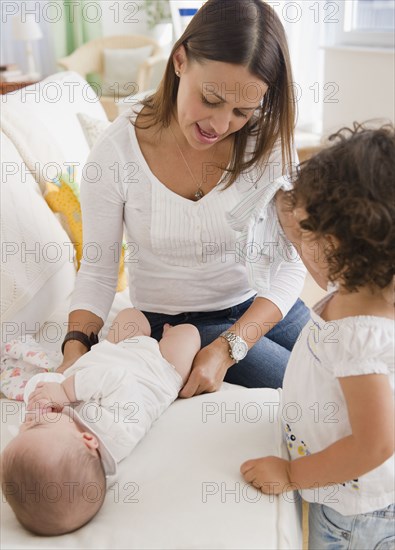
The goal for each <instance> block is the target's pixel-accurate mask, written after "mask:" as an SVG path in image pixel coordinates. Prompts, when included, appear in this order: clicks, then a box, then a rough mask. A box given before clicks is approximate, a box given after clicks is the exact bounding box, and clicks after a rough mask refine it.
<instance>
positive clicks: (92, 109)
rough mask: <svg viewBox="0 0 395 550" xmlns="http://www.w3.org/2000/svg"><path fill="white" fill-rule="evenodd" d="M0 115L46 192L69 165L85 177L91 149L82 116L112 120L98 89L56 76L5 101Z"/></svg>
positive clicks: (69, 74)
mask: <svg viewBox="0 0 395 550" xmlns="http://www.w3.org/2000/svg"><path fill="white" fill-rule="evenodd" d="M1 110H2V120H1V127H2V130H3V131H4V133H5V134H6V135H7V136H8V137H9V138H10V140H11V141H12V142H13V143H14V145H15V147H16V148H17V150H18V152H19V153H20V155H21V157H22V159H23V161H24V162H25V163H26V166H27V169H28V170H30V171H32V173H33V175H34V177H35V179H36V181H37V182H38V183H39V185H40V188H41V190H42V191H43V190H44V188H45V182H46V181H48V180H51V179H52V178H54V177H56V176H59V175H60V173H61V172H65V171H66V170H67V166H68V165H75V166H76V167H77V169H78V171H79V173H81V171H82V167H83V165H84V164H85V162H86V159H87V157H88V154H89V145H88V143H87V141H86V139H85V136H84V132H83V130H82V128H81V125H80V123H79V121H78V118H77V116H76V115H77V113H85V114H87V115H89V116H92V117H95V118H98V119H101V120H107V117H106V114H105V112H104V109H103V107H102V105H101V103H100V101H99V99H98V98H97V96H96V95H95V92H94V91H93V89H92V88H91V87H90V86H89V84H88V83H87V82H86V81H85V80H84V79H83V78H82V77H81V76H79V75H78V74H77V73H74V72H61V73H57V74H54V75H51V76H49V77H48V78H46V79H45V80H42V81H41V82H39V83H37V84H33V85H32V86H27V87H26V88H22V89H20V90H17V91H15V92H12V93H9V94H6V95H3V96H1Z"/></svg>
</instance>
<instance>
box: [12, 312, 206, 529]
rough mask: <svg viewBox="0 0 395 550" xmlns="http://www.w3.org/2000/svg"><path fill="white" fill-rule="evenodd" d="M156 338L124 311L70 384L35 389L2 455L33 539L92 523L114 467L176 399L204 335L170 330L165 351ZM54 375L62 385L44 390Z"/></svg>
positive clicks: (38, 384)
mask: <svg viewBox="0 0 395 550" xmlns="http://www.w3.org/2000/svg"><path fill="white" fill-rule="evenodd" d="M150 332H151V328H150V325H149V323H148V320H147V318H146V317H145V315H144V314H143V313H141V312H140V311H138V310H136V309H125V310H123V311H122V312H120V313H119V314H118V316H117V317H116V319H115V320H114V323H113V325H112V326H111V328H110V331H109V334H108V337H107V339H106V340H103V341H102V342H100V343H99V344H97V345H95V346H93V347H92V349H91V351H89V352H88V353H86V354H85V355H83V356H82V357H81V358H80V359H78V360H77V361H76V362H75V363H74V365H72V366H71V367H69V368H68V369H67V370H66V371H65V372H64V375H61V374H59V373H52V374H51V373H46V374H43V375H42V374H38V375H36V376H35V377H33V378H32V379H31V380H29V383H28V385H27V386H26V390H25V401H27V412H26V418H25V421H24V422H23V423H22V425H21V427H20V430H19V434H18V435H17V436H16V437H15V438H14V439H13V440H12V441H11V442H10V444H9V445H8V446H7V447H6V448H5V450H4V451H3V453H2V455H1V478H2V489H3V492H4V495H5V497H6V499H7V501H8V503H9V504H10V505H11V507H12V509H13V510H14V512H15V514H16V517H17V519H18V520H19V521H20V523H21V524H22V525H23V526H24V527H25V528H27V529H28V530H30V531H32V532H34V533H36V534H39V535H61V534H64V533H69V532H71V531H74V530H75V529H78V528H80V527H82V526H83V525H84V524H85V523H87V522H88V521H90V520H91V519H92V518H93V517H94V516H95V514H96V513H97V512H98V511H99V510H100V508H101V506H102V504H103V502H104V498H105V494H106V488H107V486H108V484H109V483H111V479H114V476H115V474H116V472H117V464H118V463H119V462H120V461H121V460H123V459H124V458H125V457H126V456H127V455H129V454H130V452H131V451H132V450H133V448H134V447H135V446H136V445H137V443H138V442H139V441H140V439H141V438H142V437H143V436H144V435H145V433H146V432H147V431H148V430H149V428H150V426H151V425H152V423H153V422H154V421H155V420H156V419H157V418H158V417H159V416H160V415H161V414H162V413H163V412H164V411H165V409H166V408H167V407H168V406H169V405H170V404H171V403H172V402H173V401H174V400H175V399H176V398H177V396H178V393H179V391H180V389H181V388H182V386H183V384H184V383H185V381H186V380H187V378H188V376H189V373H190V369H191V366H192V362H193V359H194V357H195V355H196V353H197V352H198V350H199V349H200V336H199V332H198V330H197V329H196V327H194V326H193V325H187V324H184V325H178V326H176V327H171V326H170V325H165V326H164V330H163V336H162V339H161V340H160V341H159V343H158V342H157V341H156V340H154V339H153V338H151V337H150ZM48 376H49V377H52V379H53V380H56V381H51V382H46V381H40V380H42V378H43V377H48Z"/></svg>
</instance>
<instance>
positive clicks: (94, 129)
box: [77, 113, 111, 149]
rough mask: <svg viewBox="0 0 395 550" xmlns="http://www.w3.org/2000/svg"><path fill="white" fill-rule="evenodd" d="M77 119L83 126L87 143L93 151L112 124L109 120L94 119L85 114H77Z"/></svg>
mask: <svg viewBox="0 0 395 550" xmlns="http://www.w3.org/2000/svg"><path fill="white" fill-rule="evenodd" d="M77 118H78V120H79V122H80V124H81V128H82V129H83V131H84V134H85V137H86V141H87V142H88V145H89V147H90V148H91V149H92V147H93V145H94V144H95V142H96V141H97V140H98V139H99V137H100V136H101V134H102V133H103V132H104V130H106V128H108V127H109V126H110V124H111V122H110V121H109V120H100V119H99V118H93V117H91V116H89V115H86V114H85V113H77Z"/></svg>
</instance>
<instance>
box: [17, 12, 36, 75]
mask: <svg viewBox="0 0 395 550" xmlns="http://www.w3.org/2000/svg"><path fill="white" fill-rule="evenodd" d="M24 15H25V20H24V21H22V19H20V18H19V17H18V16H15V17H13V18H12V33H13V36H14V38H15V40H23V41H24V42H26V46H25V48H26V50H25V51H26V58H27V73H28V74H27V75H26V76H27V77H28V78H29V79H30V80H39V78H40V73H39V72H38V71H37V68H36V63H35V60H34V55H33V48H32V41H33V40H40V39H41V38H42V37H43V33H42V32H41V29H40V26H39V24H38V23H36V20H35V15H34V13H26V14H24Z"/></svg>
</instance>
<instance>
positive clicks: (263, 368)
mask: <svg viewBox="0 0 395 550" xmlns="http://www.w3.org/2000/svg"><path fill="white" fill-rule="evenodd" d="M294 121H295V103H294V97H293V94H292V73H291V68H290V61H289V54H288V49H287V44H286V38H285V34H284V29H283V27H282V25H281V23H280V21H279V19H278V17H277V16H276V14H275V13H274V11H273V10H272V8H270V7H269V5H268V4H266V3H264V2H262V1H261V0H251V1H249V2H246V1H245V0H225V1H224V0H209V1H208V2H207V3H205V4H204V6H203V7H202V8H201V9H200V10H199V12H198V13H197V14H196V15H195V17H194V18H193V20H192V21H191V23H190V24H189V26H188V27H187V29H186V30H185V32H184V34H183V35H182V37H181V38H180V39H179V40H178V41H177V43H176V44H175V46H174V48H173V50H172V54H171V56H170V58H169V62H168V65H167V68H166V72H165V75H164V78H163V80H162V82H161V85H160V87H159V89H158V91H157V92H156V93H155V94H154V95H153V96H151V97H149V98H147V99H146V100H145V101H142V103H141V104H139V105H136V106H135V107H134V108H133V110H132V111H130V112H128V113H127V114H126V115H122V116H120V117H119V118H118V119H117V120H116V121H115V122H114V123H113V124H112V125H111V127H110V128H109V129H108V130H107V131H106V133H105V135H104V136H103V137H102V138H101V139H100V141H99V143H97V144H96V146H95V148H94V149H93V151H92V153H91V155H90V157H89V159H88V163H87V165H86V167H85V170H84V178H83V183H82V186H81V202H82V211H83V224H84V245H86V244H88V243H92V242H93V243H97V245H98V246H99V249H100V259H97V261H94V262H92V261H91V262H89V260H88V258H85V259H84V260H83V261H82V265H81V269H80V272H79V274H78V278H77V284H76V289H75V291H74V294H73V298H72V303H71V313H70V317H69V330H73V331H74V332H73V333H72V334H70V335H68V336H66V344H64V346H63V347H64V362H63V363H62V365H61V366H60V368H59V370H60V371H63V370H64V369H65V368H66V367H67V366H69V365H71V364H72V363H73V362H74V361H75V360H76V359H77V358H78V357H79V356H80V355H81V354H82V353H85V352H86V351H87V350H88V349H89V348H90V345H91V343H92V342H94V341H95V338H94V335H97V333H98V332H99V330H100V329H101V327H102V326H103V322H104V321H105V319H106V317H107V315H108V312H109V310H110V307H111V304H112V301H113V298H114V293H115V288H116V283H117V273H118V261H117V260H118V257H117V254H116V253H115V252H118V250H119V246H120V242H121V240H122V234H123V228H124V226H125V230H126V237H127V241H128V243H129V244H128V253H127V255H126V265H127V266H128V268H129V287H130V297H131V301H132V303H133V305H134V307H137V308H139V309H141V310H143V311H144V313H145V315H146V316H147V318H148V319H149V321H150V324H151V327H152V335H153V336H154V337H156V338H160V334H161V331H162V327H163V324H164V323H170V324H171V325H177V324H179V323H185V322H187V323H192V324H194V325H195V326H196V327H197V328H198V329H199V331H200V335H201V339H202V349H201V351H200V352H199V353H198V354H197V356H196V358H195V361H194V364H193V370H192V373H191V375H190V377H189V380H188V381H187V383H186V385H185V386H184V388H183V390H182V392H181V396H183V397H190V396H192V395H197V394H200V393H203V392H207V391H215V390H216V389H218V388H219V386H220V384H221V383H222V381H223V380H224V379H225V380H226V381H229V382H233V383H236V384H242V385H244V386H247V387H265V386H266V387H273V388H277V387H279V386H281V384H282V379H283V375H284V370H285V367H286V364H287V360H288V357H289V354H290V350H291V349H292V347H293V344H294V342H295V340H296V339H297V337H298V334H299V332H300V330H301V329H302V327H303V325H304V324H305V322H306V321H307V318H308V312H307V308H306V307H305V306H304V304H303V303H302V302H300V301H299V300H298V296H299V293H300V291H301V288H302V286H303V280H304V275H305V272H304V268H303V266H302V264H301V262H300V261H299V259H298V258H295V255H293V254H292V249H290V248H289V247H288V244H289V243H287V242H286V240H285V238H284V235H283V233H282V231H281V229H280V225H279V222H278V217H277V213H276V206H275V196H276V193H277V192H278V191H279V190H280V189H281V187H284V188H287V181H286V178H284V177H282V176H285V175H286V174H287V167H288V170H289V167H290V166H291V165H292V163H293V162H294V156H293V129H294ZM92 166H93V167H94V169H93V170H92V172H91V170H90V169H91V167H92ZM92 173H94V174H95V175H94V176H93V177H92V175H90V174H92ZM290 250H291V252H290ZM75 331H79V332H75ZM90 333H92V335H93V337H92V341H91V342H90V341H89V339H88V337H87V335H88V334H90Z"/></svg>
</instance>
